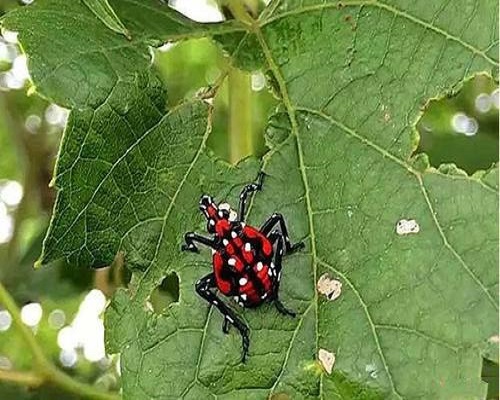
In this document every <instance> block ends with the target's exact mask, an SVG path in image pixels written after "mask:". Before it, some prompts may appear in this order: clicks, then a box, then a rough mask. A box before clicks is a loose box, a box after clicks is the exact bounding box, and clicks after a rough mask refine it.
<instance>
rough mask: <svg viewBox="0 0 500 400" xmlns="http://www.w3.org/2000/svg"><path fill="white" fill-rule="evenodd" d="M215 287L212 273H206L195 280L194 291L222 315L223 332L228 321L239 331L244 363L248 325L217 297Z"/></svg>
mask: <svg viewBox="0 0 500 400" xmlns="http://www.w3.org/2000/svg"><path fill="white" fill-rule="evenodd" d="M215 287H216V284H215V278H214V274H213V273H212V274H208V275H207V276H205V277H203V278H201V279H200V280H199V281H198V282H196V292H197V293H198V294H199V295H200V296H201V297H202V298H204V299H205V300H206V301H208V302H209V303H210V304H212V305H214V306H215V307H216V308H217V309H218V310H219V311H220V313H221V314H222V315H223V317H224V323H223V325H222V330H223V331H224V333H228V332H229V329H228V323H229V324H231V325H233V326H234V327H235V328H236V329H238V331H239V332H240V335H241V339H242V347H243V352H242V357H241V362H243V363H244V362H245V359H246V357H247V353H248V346H249V345H250V339H249V337H248V332H249V330H248V326H247V325H246V324H245V323H244V322H243V321H241V320H240V319H239V318H238V317H237V316H236V314H235V313H234V311H233V310H231V309H230V308H229V307H228V306H226V305H225V304H224V303H223V302H222V300H221V299H220V298H219V297H217V295H216V294H215V293H214V292H213V289H214V288H215Z"/></svg>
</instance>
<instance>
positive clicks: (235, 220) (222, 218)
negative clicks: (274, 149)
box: [182, 173, 304, 362]
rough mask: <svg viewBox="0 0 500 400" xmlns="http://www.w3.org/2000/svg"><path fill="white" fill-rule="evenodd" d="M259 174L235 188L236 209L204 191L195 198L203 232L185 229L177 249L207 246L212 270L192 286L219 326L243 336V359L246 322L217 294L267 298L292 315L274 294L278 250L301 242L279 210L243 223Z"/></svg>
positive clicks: (254, 300) (251, 302)
mask: <svg viewBox="0 0 500 400" xmlns="http://www.w3.org/2000/svg"><path fill="white" fill-rule="evenodd" d="M263 178H264V174H263V173H260V174H259V177H258V179H257V182H255V183H251V184H248V185H246V186H245V187H244V188H243V190H242V191H241V194H240V203H239V207H238V212H237V213H236V212H235V211H233V210H231V208H230V206H229V204H226V203H223V204H219V205H217V204H216V203H215V202H214V201H213V199H212V198H211V197H210V196H207V195H204V196H202V197H201V200H200V210H201V212H202V213H203V215H204V216H205V217H206V218H207V230H208V232H209V233H210V234H212V235H213V236H212V237H210V238H208V237H204V236H201V235H198V234H196V233H194V232H188V233H186V235H185V237H184V238H185V241H186V243H185V244H184V245H183V246H182V249H183V250H187V251H192V252H196V253H197V252H198V248H197V247H196V245H195V242H197V243H200V244H203V245H205V246H208V247H210V248H211V249H212V254H213V272H212V273H210V274H208V275H207V276H205V277H203V278H202V279H200V280H199V281H198V282H196V292H197V293H198V294H199V295H200V296H201V297H202V298H203V299H205V300H206V301H207V302H209V303H210V304H212V305H213V306H215V307H216V308H217V309H218V310H219V311H220V312H221V313H222V315H223V316H224V322H223V325H222V330H223V332H224V333H228V332H229V325H233V326H234V327H235V328H236V329H238V331H239V332H240V334H241V337H242V341H243V352H242V361H243V362H245V359H246V356H247V353H248V347H249V344H250V341H249V337H248V333H249V329H248V326H247V325H246V324H245V323H244V322H243V321H242V320H241V319H240V318H238V316H237V315H236V313H235V312H234V311H233V310H232V309H231V308H229V307H228V306H227V305H226V304H224V302H223V301H222V299H221V298H220V297H218V296H217V293H216V290H217V289H218V290H219V291H220V292H221V293H222V294H224V295H225V296H229V297H231V296H232V297H234V300H235V301H236V302H237V303H238V304H239V305H240V306H242V307H257V306H259V305H261V304H262V303H264V302H270V303H273V304H274V305H275V306H276V308H277V310H278V311H279V312H280V313H282V314H285V315H289V316H292V317H294V316H295V313H294V312H293V311H291V310H288V309H287V308H286V307H285V306H284V305H283V304H282V303H281V302H280V300H279V297H278V291H279V285H280V279H281V261H282V258H283V256H284V254H285V253H286V254H291V253H293V252H294V251H296V250H298V249H300V248H302V247H304V244H303V243H296V244H294V245H292V244H291V243H290V239H289V238H288V229H287V227H286V223H285V220H284V219H283V216H282V215H281V214H276V213H275V214H273V215H272V216H271V217H270V218H269V219H268V220H267V221H266V222H265V223H264V224H263V225H262V227H261V228H260V229H257V228H254V227H252V226H249V225H246V224H245V208H246V204H247V199H248V195H249V194H250V193H252V192H256V191H259V190H261V189H262V180H263Z"/></svg>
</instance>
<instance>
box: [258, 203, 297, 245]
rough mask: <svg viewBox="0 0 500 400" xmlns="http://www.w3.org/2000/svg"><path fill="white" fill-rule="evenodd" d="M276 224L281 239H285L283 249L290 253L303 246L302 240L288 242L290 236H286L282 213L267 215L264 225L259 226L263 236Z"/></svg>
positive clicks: (286, 231)
mask: <svg viewBox="0 0 500 400" xmlns="http://www.w3.org/2000/svg"><path fill="white" fill-rule="evenodd" d="M276 225H278V226H279V230H280V232H281V234H282V236H283V239H284V241H285V250H286V252H287V253H288V254H291V253H293V252H295V251H297V250H300V249H302V248H304V243H302V242H298V243H295V244H293V245H292V244H291V243H290V238H289V237H288V229H287V227H286V222H285V219H284V218H283V215H281V214H277V213H275V214H273V215H271V216H270V217H269V219H268V220H267V221H266V222H264V225H262V227H261V228H260V232H261V233H262V234H263V235H264V236H268V235H269V233H270V232H271V231H272V230H273V228H274V227H275V226H276Z"/></svg>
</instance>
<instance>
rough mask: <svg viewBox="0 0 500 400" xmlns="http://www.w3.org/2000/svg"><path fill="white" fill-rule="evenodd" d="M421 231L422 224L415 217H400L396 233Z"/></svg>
mask: <svg viewBox="0 0 500 400" xmlns="http://www.w3.org/2000/svg"><path fill="white" fill-rule="evenodd" d="M418 232H420V225H419V224H418V223H417V221H415V220H414V219H409V220H408V219H400V220H399V221H398V223H397V224H396V233H397V234H398V235H400V236H402V235H408V234H410V233H418Z"/></svg>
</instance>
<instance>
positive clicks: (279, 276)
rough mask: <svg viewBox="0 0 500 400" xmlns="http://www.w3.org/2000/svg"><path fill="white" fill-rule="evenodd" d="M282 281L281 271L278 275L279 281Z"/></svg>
mask: <svg viewBox="0 0 500 400" xmlns="http://www.w3.org/2000/svg"><path fill="white" fill-rule="evenodd" d="M279 280H281V271H280V272H279V274H278V281H279Z"/></svg>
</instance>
